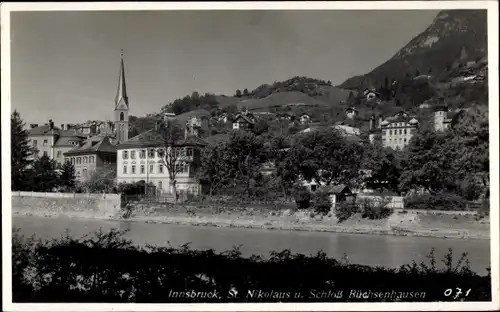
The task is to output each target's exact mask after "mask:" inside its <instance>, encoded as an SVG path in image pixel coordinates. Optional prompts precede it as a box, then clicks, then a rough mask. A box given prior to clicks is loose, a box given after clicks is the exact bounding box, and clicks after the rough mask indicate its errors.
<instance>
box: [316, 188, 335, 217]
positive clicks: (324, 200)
mask: <svg viewBox="0 0 500 312" xmlns="http://www.w3.org/2000/svg"><path fill="white" fill-rule="evenodd" d="M332 204H333V203H332V200H331V198H330V194H328V193H327V192H324V191H318V192H316V193H315V194H314V211H316V213H320V214H322V215H326V214H328V213H329V212H330V210H331V209H332Z"/></svg>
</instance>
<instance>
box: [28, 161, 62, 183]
mask: <svg viewBox="0 0 500 312" xmlns="http://www.w3.org/2000/svg"><path fill="white" fill-rule="evenodd" d="M30 180H31V189H32V190H33V191H37V192H51V191H52V189H53V188H55V187H57V186H59V185H60V180H59V172H58V171H57V163H56V161H55V160H52V159H50V158H49V157H48V156H42V157H41V158H38V159H37V160H35V161H34V162H33V172H32V176H31V179H30Z"/></svg>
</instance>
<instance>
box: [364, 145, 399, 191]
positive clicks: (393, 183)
mask: <svg viewBox="0 0 500 312" xmlns="http://www.w3.org/2000/svg"><path fill="white" fill-rule="evenodd" d="M363 169H364V170H368V172H369V173H368V174H367V176H366V177H365V179H364V182H365V183H366V186H367V187H368V188H372V189H375V190H378V191H383V190H384V189H385V190H391V191H394V192H399V180H400V176H401V168H400V162H399V157H398V155H397V152H396V151H393V150H391V149H387V148H383V147H382V146H381V145H379V144H369V145H367V146H366V147H365V155H364V159H363Z"/></svg>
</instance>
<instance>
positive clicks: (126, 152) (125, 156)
mask: <svg viewBox="0 0 500 312" xmlns="http://www.w3.org/2000/svg"><path fill="white" fill-rule="evenodd" d="M122 158H123V159H128V151H123V152H122Z"/></svg>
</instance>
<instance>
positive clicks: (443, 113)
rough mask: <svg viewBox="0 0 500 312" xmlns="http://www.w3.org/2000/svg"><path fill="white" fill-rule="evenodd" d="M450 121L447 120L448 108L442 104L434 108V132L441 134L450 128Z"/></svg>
mask: <svg viewBox="0 0 500 312" xmlns="http://www.w3.org/2000/svg"><path fill="white" fill-rule="evenodd" d="M450 124H451V119H450V118H448V107H447V106H446V105H444V104H441V105H437V106H436V107H435V108H434V130H435V131H438V132H442V131H445V130H447V129H448V128H449V127H450Z"/></svg>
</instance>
